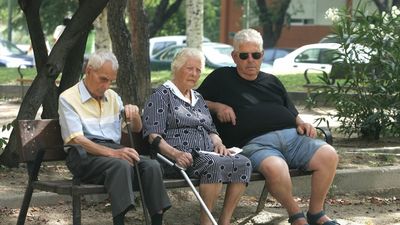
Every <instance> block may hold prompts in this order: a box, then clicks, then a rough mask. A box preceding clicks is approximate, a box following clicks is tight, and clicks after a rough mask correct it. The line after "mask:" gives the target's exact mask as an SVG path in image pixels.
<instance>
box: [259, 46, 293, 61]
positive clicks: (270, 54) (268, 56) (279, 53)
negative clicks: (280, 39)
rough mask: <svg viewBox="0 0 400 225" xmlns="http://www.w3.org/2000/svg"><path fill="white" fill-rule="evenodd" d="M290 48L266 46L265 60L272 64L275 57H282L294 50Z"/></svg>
mask: <svg viewBox="0 0 400 225" xmlns="http://www.w3.org/2000/svg"><path fill="white" fill-rule="evenodd" d="M292 51H293V49H290V48H266V49H264V59H263V62H264V63H267V64H270V65H272V64H273V63H274V61H275V59H279V58H282V57H284V56H286V55H287V54H289V53H290V52H292Z"/></svg>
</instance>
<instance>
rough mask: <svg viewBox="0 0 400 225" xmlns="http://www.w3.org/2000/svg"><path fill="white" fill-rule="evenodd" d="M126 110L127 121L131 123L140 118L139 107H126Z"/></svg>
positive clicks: (129, 105)
mask: <svg viewBox="0 0 400 225" xmlns="http://www.w3.org/2000/svg"><path fill="white" fill-rule="evenodd" d="M124 110H125V117H126V120H127V121H131V120H133V119H135V118H140V113H139V107H138V106H137V105H131V104H128V105H125V107H124Z"/></svg>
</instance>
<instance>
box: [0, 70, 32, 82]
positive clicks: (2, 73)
mask: <svg viewBox="0 0 400 225" xmlns="http://www.w3.org/2000/svg"><path fill="white" fill-rule="evenodd" d="M22 74H23V75H24V79H33V78H34V77H35V76H36V69H35V68H28V69H22ZM18 78H20V76H19V74H18V70H17V68H3V67H2V68H0V84H17V81H16V80H17V79H18Z"/></svg>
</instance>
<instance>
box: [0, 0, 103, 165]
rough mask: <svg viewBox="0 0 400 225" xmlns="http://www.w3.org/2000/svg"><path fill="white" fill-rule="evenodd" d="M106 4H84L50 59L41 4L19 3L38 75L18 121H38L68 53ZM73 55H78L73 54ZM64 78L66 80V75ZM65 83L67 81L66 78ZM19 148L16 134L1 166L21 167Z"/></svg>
mask: <svg viewBox="0 0 400 225" xmlns="http://www.w3.org/2000/svg"><path fill="white" fill-rule="evenodd" d="M107 2H108V0H85V1H83V2H82V4H81V5H80V7H79V8H78V10H77V11H76V13H75V15H74V16H73V17H72V19H71V23H70V24H69V26H68V27H66V29H65V31H64V32H63V34H62V35H61V37H60V39H59V40H58V41H57V44H56V45H55V46H54V47H53V49H52V51H51V53H50V55H49V56H47V52H46V50H45V49H46V47H45V42H44V35H43V29H42V27H41V23H40V18H39V9H40V4H41V1H40V0H19V5H20V7H21V9H22V10H23V12H24V14H25V16H26V20H27V24H28V29H29V33H30V35H31V40H32V46H33V50H34V52H35V60H36V66H37V71H38V75H37V76H36V78H35V79H34V81H33V83H32V85H31V86H30V88H29V89H28V92H27V94H26V95H25V97H24V99H23V101H22V104H21V107H20V110H19V112H18V115H17V118H16V120H20V119H34V118H35V115H36V113H37V111H38V109H39V107H40V106H41V105H42V104H43V102H44V99H45V96H46V95H48V94H49V93H52V92H53V93H54V92H55V90H56V89H55V88H56V87H55V80H56V79H57V77H58V76H59V74H60V72H61V71H62V69H63V68H64V63H65V61H66V59H67V58H68V56H69V53H70V52H71V50H72V49H73V48H74V47H75V45H76V44H77V42H78V41H79V40H80V39H81V38H83V36H84V35H85V34H86V33H87V31H88V30H89V28H90V27H91V25H92V23H93V21H94V20H95V19H96V17H97V16H98V15H99V14H100V13H101V11H102V10H103V8H104V7H105V6H106V4H107ZM71 54H78V53H73V52H71ZM71 57H72V56H71ZM77 57H78V56H77ZM65 77H67V75H66V76H65ZM62 79H66V78H64V76H63V78H62ZM66 86H67V85H66ZM50 90H51V91H50ZM49 91H50V92H49ZM51 99H52V100H51V101H56V99H57V98H56V97H55V96H53V97H52V98H51ZM51 116H53V115H51ZM17 147H18V143H17V138H16V132H15V131H14V130H13V132H12V133H11V135H10V139H9V142H8V144H7V146H6V148H5V150H4V152H3V154H2V155H1V156H0V164H3V165H6V166H8V167H16V166H18V153H17Z"/></svg>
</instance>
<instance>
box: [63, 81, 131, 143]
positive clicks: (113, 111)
mask: <svg viewBox="0 0 400 225" xmlns="http://www.w3.org/2000/svg"><path fill="white" fill-rule="evenodd" d="M122 109H123V104H122V100H121V98H120V97H119V95H118V94H117V93H116V92H115V91H113V90H111V89H108V90H107V91H106V92H105V93H104V97H103V98H102V99H101V100H100V101H99V102H98V101H97V100H96V99H94V98H93V97H92V96H91V95H90V93H89V91H88V90H87V88H86V87H85V85H84V83H83V81H80V82H79V83H77V84H76V85H74V86H73V87H71V88H69V89H67V90H65V91H64V92H63V93H62V94H61V95H60V98H59V106H58V113H59V116H60V125H61V135H62V138H63V140H64V143H68V142H69V141H71V140H72V139H73V138H75V137H77V136H79V135H84V136H85V137H87V138H89V139H94V138H96V139H101V140H112V141H114V142H115V143H119V142H120V139H121V122H122V120H121V117H120V112H121V110H122Z"/></svg>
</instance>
